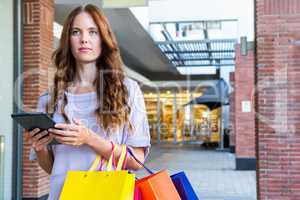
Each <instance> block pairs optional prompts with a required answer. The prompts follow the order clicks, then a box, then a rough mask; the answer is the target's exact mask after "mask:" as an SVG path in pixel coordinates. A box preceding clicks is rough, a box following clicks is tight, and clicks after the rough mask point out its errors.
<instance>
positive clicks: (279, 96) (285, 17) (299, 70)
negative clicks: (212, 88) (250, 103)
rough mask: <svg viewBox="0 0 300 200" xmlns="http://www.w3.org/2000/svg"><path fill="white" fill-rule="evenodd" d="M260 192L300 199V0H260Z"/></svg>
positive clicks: (268, 198)
mask: <svg viewBox="0 0 300 200" xmlns="http://www.w3.org/2000/svg"><path fill="white" fill-rule="evenodd" d="M256 37H257V68H256V73H257V105H258V107H257V125H258V127H257V128H258V130H257V132H258V194H259V199H263V200H274V199H275V200H298V199H300V131H299V130H300V118H299V116H300V106H299V105H300V104H299V102H300V95H299V94H300V67H299V66H300V47H299V46H297V44H296V43H295V41H297V40H298V41H300V0H276V1H275V0H256Z"/></svg>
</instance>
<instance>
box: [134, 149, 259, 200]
mask: <svg viewBox="0 0 300 200" xmlns="http://www.w3.org/2000/svg"><path fill="white" fill-rule="evenodd" d="M147 165H148V166H149V167H150V168H152V169H154V170H159V169H163V168H167V169H168V171H169V173H170V174H173V173H176V172H179V171H182V170H183V171H185V172H186V174H187V176H188V177H189V179H190V181H191V183H192V185H193V187H194V189H195V191H196V193H197V194H198V196H199V199H200V200H256V175H255V171H236V170H235V157H234V154H231V153H228V152H224V151H216V150H204V149H203V148H201V147H200V146H195V145H194V146H186V145H185V146H178V145H170V144H167V145H166V144H164V145H153V146H152V148H151V153H150V155H149V157H148V160H147ZM137 175H138V176H139V177H143V176H144V175H146V173H145V172H144V171H139V172H138V173H137Z"/></svg>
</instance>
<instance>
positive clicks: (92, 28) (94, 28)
mask: <svg viewBox="0 0 300 200" xmlns="http://www.w3.org/2000/svg"><path fill="white" fill-rule="evenodd" d="M74 29H78V30H81V28H79V27H72V30H74ZM87 29H88V30H98V28H97V27H89V28H87Z"/></svg>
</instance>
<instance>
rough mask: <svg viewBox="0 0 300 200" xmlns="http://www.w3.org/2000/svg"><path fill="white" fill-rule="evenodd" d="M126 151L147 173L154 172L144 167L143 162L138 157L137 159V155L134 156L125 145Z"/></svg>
mask: <svg viewBox="0 0 300 200" xmlns="http://www.w3.org/2000/svg"><path fill="white" fill-rule="evenodd" d="M127 151H128V153H129V154H130V155H131V156H132V157H133V158H134V160H135V161H136V162H137V163H139V164H140V165H141V166H143V168H144V169H145V170H146V171H147V172H148V173H149V174H154V172H153V171H152V170H151V169H149V168H148V167H146V165H145V164H144V163H142V162H141V161H140V160H139V159H137V157H135V155H134V154H133V152H132V150H131V149H130V148H129V147H127Z"/></svg>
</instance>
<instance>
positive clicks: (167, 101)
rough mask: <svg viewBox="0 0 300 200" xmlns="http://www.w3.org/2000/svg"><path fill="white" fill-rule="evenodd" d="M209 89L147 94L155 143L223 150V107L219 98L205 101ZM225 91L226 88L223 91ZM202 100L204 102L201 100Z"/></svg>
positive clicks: (145, 97) (149, 116) (170, 90)
mask: <svg viewBox="0 0 300 200" xmlns="http://www.w3.org/2000/svg"><path fill="white" fill-rule="evenodd" d="M208 88H209V87H208V86H206V87H201V88H200V89H199V88H198V89H197V91H195V90H193V91H191V90H187V89H184V90H181V91H178V90H175V89H171V88H169V89H167V90H166V89H160V92H159V93H154V92H153V91H152V92H151V91H144V99H145V104H146V109H147V115H148V120H149V126H150V133H151V139H152V142H153V143H179V144H180V143H189V144H199V145H203V146H206V147H223V146H222V144H223V141H222V139H223V137H222V132H223V126H222V107H223V106H224V102H220V98H219V96H216V95H215V96H214V97H215V98H214V99H213V100H212V96H210V100H211V101H210V102H208V100H207V99H205V100H203V99H204V98H205V97H206V93H207V91H208ZM223 90H224V88H223ZM200 97H201V99H200Z"/></svg>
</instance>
